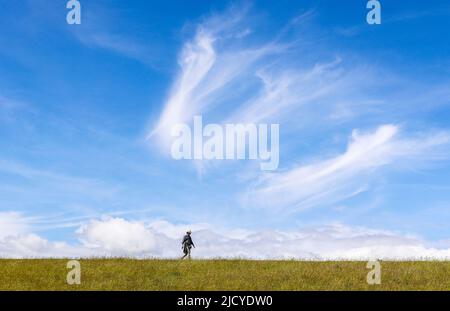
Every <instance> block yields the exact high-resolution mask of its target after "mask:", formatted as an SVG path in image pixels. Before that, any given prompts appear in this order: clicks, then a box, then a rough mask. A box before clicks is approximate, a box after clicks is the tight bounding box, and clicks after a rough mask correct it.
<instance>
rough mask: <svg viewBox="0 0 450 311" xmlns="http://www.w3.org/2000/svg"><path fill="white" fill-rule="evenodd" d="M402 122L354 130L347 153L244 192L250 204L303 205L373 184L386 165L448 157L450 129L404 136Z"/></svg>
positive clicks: (292, 208) (291, 208)
mask: <svg viewBox="0 0 450 311" xmlns="http://www.w3.org/2000/svg"><path fill="white" fill-rule="evenodd" d="M399 132H400V127H399V126H396V125H392V124H387V125H382V126H379V127H378V128H377V129H376V130H375V131H373V132H368V133H360V132H359V131H357V130H354V131H353V133H352V136H351V139H350V142H349V143H348V146H347V149H346V151H345V152H344V153H342V154H340V155H338V156H336V157H334V158H330V159H325V160H321V161H317V162H315V163H312V164H308V165H299V166H296V167H294V168H292V169H289V170H287V171H284V172H280V173H273V174H268V175H266V176H264V177H262V178H261V180H260V181H259V182H258V183H256V184H255V185H253V187H251V189H250V190H249V191H248V192H247V193H246V194H245V195H244V196H243V202H244V204H245V205H249V206H253V207H267V208H272V209H275V210H286V209H288V210H289V211H298V210H302V209H306V208H309V207H312V206H323V205H327V204H334V203H337V202H339V201H341V200H343V199H346V198H349V197H352V196H355V195H357V194H359V193H360V192H362V191H365V190H367V189H368V187H369V185H370V182H371V181H372V178H373V177H375V176H376V173H377V172H379V171H380V170H382V169H383V168H386V167H389V166H397V168H399V167H400V168H401V167H404V168H408V167H411V166H414V164H417V163H420V162H421V161H429V160H437V159H441V160H443V159H446V158H447V157H448V148H446V151H445V152H444V153H441V157H438V154H439V153H438V152H436V151H437V149H439V148H442V147H443V146H445V147H448V143H449V142H450V135H449V133H445V132H441V133H434V134H429V135H425V136H424V135H422V136H420V137H401V135H400V133H399Z"/></svg>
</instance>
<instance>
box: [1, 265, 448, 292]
mask: <svg viewBox="0 0 450 311" xmlns="http://www.w3.org/2000/svg"><path fill="white" fill-rule="evenodd" d="M80 263H81V284H80V285H67V283H66V275H67V273H68V271H69V269H67V268H66V264H67V260H64V259H26V260H9V259H2V260H0V290H450V262H439V261H416V262H382V263H381V266H382V277H381V279H382V282H381V285H368V284H367V283H366V276H367V273H368V271H369V270H368V269H367V268H366V263H365V262H350V261H330V262H312V261H252V260H191V261H188V260H185V261H181V260H132V259H82V260H80Z"/></svg>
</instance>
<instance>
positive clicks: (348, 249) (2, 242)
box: [0, 214, 450, 260]
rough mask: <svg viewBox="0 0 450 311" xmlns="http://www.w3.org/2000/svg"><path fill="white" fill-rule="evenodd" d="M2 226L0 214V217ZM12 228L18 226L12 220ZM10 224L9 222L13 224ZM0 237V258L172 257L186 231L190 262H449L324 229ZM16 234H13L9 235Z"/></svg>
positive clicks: (449, 255) (170, 227) (112, 223)
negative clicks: (70, 239) (70, 240)
mask: <svg viewBox="0 0 450 311" xmlns="http://www.w3.org/2000/svg"><path fill="white" fill-rule="evenodd" d="M0 216H1V218H3V221H2V223H6V220H5V219H6V217H8V216H7V215H6V214H2V215H0ZM14 219H15V221H17V222H18V223H21V222H23V220H21V219H20V218H17V217H15V218H14ZM14 219H11V218H10V220H9V222H10V223H11V222H14ZM9 228H10V229H11V230H10V232H9V234H8V235H6V236H3V237H1V238H0V257H2V258H30V257H32V258H46V257H69V258H77V257H93V256H94V257H95V256H108V257H111V256H121V257H133V258H154V257H157V258H178V257H180V256H181V255H182V254H181V243H180V242H181V238H182V237H183V235H184V234H185V231H186V230H187V229H192V230H193V233H192V236H193V240H194V243H195V245H196V248H195V249H194V250H193V256H194V257H195V258H219V257H220V258H237V257H240V258H248V259H292V258H294V259H305V260H326V259H329V260H333V259H335V260H338V259H354V260H368V259H397V260H400V259H404V260H412V259H415V260H420V259H436V260H440V259H447V260H448V259H450V249H448V248H436V247H430V246H429V243H427V242H426V241H423V240H421V239H418V238H416V237H411V236H405V235H401V234H397V233H392V232H389V231H382V230H373V229H367V228H362V227H349V226H345V225H342V224H338V223H337V224H330V225H325V226H317V227H311V228H302V229H298V230H293V231H278V230H277V231H270V230H266V231H248V230H240V229H234V230H222V231H221V230H218V229H215V227H214V226H212V225H210V224H190V225H187V224H181V225H179V224H172V223H169V222H167V221H161V220H158V221H154V222H150V223H143V222H134V221H127V220H125V219H122V218H104V219H100V220H91V221H90V222H88V223H86V224H85V225H83V226H81V227H80V228H79V229H78V230H77V234H78V236H79V238H80V243H78V244H76V245H69V244H67V243H65V242H51V241H48V240H46V239H44V238H42V237H40V236H38V235H36V234H34V233H23V232H24V231H23V229H22V228H21V227H20V225H18V226H15V225H10V227H9ZM15 228H16V229H17V232H15V231H14V230H16V229H15Z"/></svg>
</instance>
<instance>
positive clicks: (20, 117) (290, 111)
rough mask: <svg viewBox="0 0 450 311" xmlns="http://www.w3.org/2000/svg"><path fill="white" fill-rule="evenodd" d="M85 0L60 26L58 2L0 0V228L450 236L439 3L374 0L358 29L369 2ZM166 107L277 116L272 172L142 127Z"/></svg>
mask: <svg viewBox="0 0 450 311" xmlns="http://www.w3.org/2000/svg"><path fill="white" fill-rule="evenodd" d="M80 2H81V5H82V9H81V12H82V17H81V20H82V22H81V25H68V24H67V23H66V14H67V12H68V10H67V9H66V8H65V1H62V0H61V1H51V3H50V1H37V0H33V1H25V0H24V1H14V2H11V1H6V0H0V7H1V8H2V10H1V11H0V29H1V30H0V31H1V33H0V125H1V126H0V137H1V140H0V150H1V151H0V198H1V199H0V216H1V217H3V218H4V220H3V224H7V225H6V226H4V228H11V230H12V232H7V231H8V230H10V229H7V230H6V229H4V230H6V231H5V232H3V233H2V234H0V237H2V236H3V237H8V236H9V235H10V234H11V235H14V236H19V235H21V234H25V233H26V234H31V233H32V234H34V235H35V236H38V237H39V238H41V239H43V240H45V241H49V243H52V242H56V241H63V242H65V243H67V244H68V245H79V244H80V243H84V244H83V245H85V246H86V245H88V244H89V243H86V240H89V238H91V236H88V237H86V235H84V236H83V232H86V230H87V229H86V228H91V227H92V226H93V225H94V224H98V222H100V221H101V220H99V219H103V220H104V221H113V220H114V221H115V222H114V223H112V224H111V227H108V228H107V230H109V229H111V228H112V230H114V228H115V227H114V226H115V225H116V224H118V225H119V226H120V224H122V223H121V222H120V221H124V222H126V223H127V224H145V228H147V229H148V227H149V226H150V227H151V228H153V229H152V230H156V229H155V225H154V224H155V222H156V223H158V221H162V222H164V223H165V224H166V225H169V224H171V225H172V226H175V227H176V226H181V227H179V228H180V229H178V231H176V232H177V234H178V232H179V234H181V235H182V234H183V230H184V229H181V228H184V227H182V226H193V227H194V228H196V226H197V225H198V224H202V225H199V226H200V227H199V228H204V227H202V226H206V227H205V228H209V229H211V228H213V229H215V230H216V231H220V232H226V231H232V230H237V229H239V230H248V231H251V232H262V231H265V230H275V231H283V232H292V231H295V230H304V229H305V228H322V227H323V226H329V225H332V226H346V228H347V226H348V228H371V229H370V230H379V231H377V232H390V233H392V234H398V235H401V236H408V237H409V236H414V238H417V239H418V240H424V241H427V242H426V243H428V244H426V245H432V246H433V247H434V246H436V245H439V246H442V245H444V246H445V247H447V246H450V245H449V243H450V242H448V241H449V240H450V226H448V220H449V219H450V161H449V160H450V153H449V152H450V148H449V147H450V123H449V120H450V40H449V36H448V33H447V32H448V29H449V28H450V5H449V4H447V3H445V2H443V1H426V3H425V2H424V1H408V2H407V3H406V1H405V2H403V1H394V0H384V1H381V5H382V24H381V25H368V24H367V23H366V14H367V12H368V10H367V9H366V1H362V0H360V1H356V0H355V1H257V2H256V1H255V2H239V1H175V2H173V1H127V2H124V1H92V0H81V1H80ZM183 79H186V80H187V81H193V82H192V83H193V84H194V87H193V89H192V90H189V92H187V93H185V92H182V91H180V88H179V82H180V81H182V80H183ZM171 105H172V106H173V105H179V107H181V111H182V113H181V118H182V119H183V121H186V122H188V121H189V120H192V117H193V115H194V114H201V115H202V116H203V119H204V122H217V123H223V122H226V121H233V122H241V121H255V122H266V123H279V124H280V133H281V134H280V166H279V168H278V170H277V171H274V172H270V173H267V172H261V171H260V170H259V166H258V165H257V164H256V163H255V162H252V161H212V162H206V163H203V162H202V163H199V162H194V161H175V160H173V159H172V158H171V157H170V155H168V154H167V152H166V151H165V143H167V135H168V133H167V131H159V132H158V133H157V135H153V136H151V137H150V138H149V137H148V135H149V133H151V132H152V131H154V130H155V128H157V124H158V122H160V121H161V120H166V119H164V118H166V117H167V118H168V119H169V120H175V119H177V117H180V116H174V115H172V114H171V109H170V108H171V107H172V106H171ZM161 132H162V133H161ZM155 136H156V137H155ZM105 219H106V220H105ZM0 223H1V221H0ZM149 223H151V224H153V227H152V225H148V224H149ZM196 224H197V225H196ZM86 226H88V227H86ZM89 226H91V227H89ZM175 227H174V228H175ZM17 228H19V229H20V228H22V229H23V230H22V229H20V230H19V229H17ZM83 228H84V229H83ZM133 228H134V227H133ZM171 228H172V227H171ZM333 228H334V227H333ZM339 228H341V227H339ZM16 229H17V230H18V232H17V233H15V232H14V230H16ZM83 230H84V231H83ZM133 230H134V229H133ZM199 230H200V229H199ZM205 230H206V229H205ZM319 231H320V230H319ZM80 232H81V237H80ZM145 232H146V231H145ZM166 233H167V232H166ZM166 235H168V236H170V234H166ZM174 236H175V234H174ZM80 241H81V242H80ZM386 243H389V242H386ZM91 244H92V243H91ZM94 244H95V243H94ZM149 245H150V244H149ZM152 245H153V244H152ZM149 247H150V246H149ZM152 247H153V246H152ZM436 247H437V246H436ZM150 248H151V247H150ZM144 249H145V247H144ZM0 251H2V249H1V247H0ZM37 252H38V253H37V254H39V251H37ZM3 253H4V254H6V255H8V251H7V250H5V251H3ZM75 253H76V252H75Z"/></svg>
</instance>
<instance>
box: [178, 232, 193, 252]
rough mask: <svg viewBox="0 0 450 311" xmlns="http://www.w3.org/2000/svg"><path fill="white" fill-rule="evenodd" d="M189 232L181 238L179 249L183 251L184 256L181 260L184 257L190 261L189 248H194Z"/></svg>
mask: <svg viewBox="0 0 450 311" xmlns="http://www.w3.org/2000/svg"><path fill="white" fill-rule="evenodd" d="M191 233H192V232H191V230H189V231H187V232H186V235H185V236H184V238H183V242H181V249H182V250H183V253H184V256H183V257H181V259H184V258H185V257H186V256H187V257H188V259H191V248H192V246H193V247H194V248H195V245H194V242H193V241H192V238H191Z"/></svg>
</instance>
